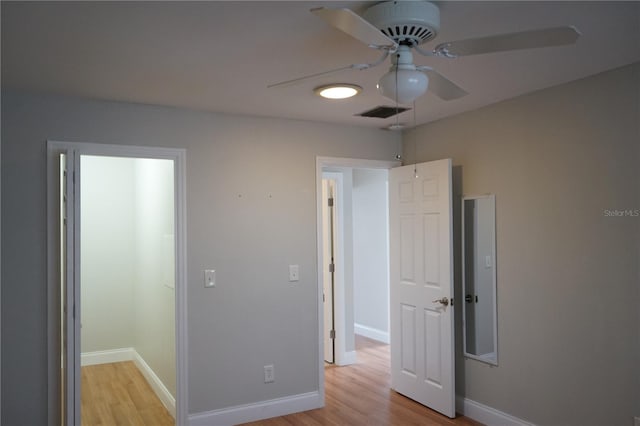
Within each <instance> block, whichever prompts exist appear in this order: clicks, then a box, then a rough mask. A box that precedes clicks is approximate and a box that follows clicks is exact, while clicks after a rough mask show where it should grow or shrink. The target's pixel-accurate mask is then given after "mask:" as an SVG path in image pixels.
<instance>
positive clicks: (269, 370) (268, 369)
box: [264, 365, 276, 383]
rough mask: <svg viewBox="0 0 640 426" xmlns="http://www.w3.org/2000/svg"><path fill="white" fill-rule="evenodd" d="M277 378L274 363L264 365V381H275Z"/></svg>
mask: <svg viewBox="0 0 640 426" xmlns="http://www.w3.org/2000/svg"><path fill="white" fill-rule="evenodd" d="M275 380H276V375H275V372H274V370H273V365H265V366H264V382H265V383H273V382H274V381H275Z"/></svg>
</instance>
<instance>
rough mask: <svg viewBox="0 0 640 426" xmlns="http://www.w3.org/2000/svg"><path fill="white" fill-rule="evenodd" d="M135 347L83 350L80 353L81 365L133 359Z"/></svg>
mask: <svg viewBox="0 0 640 426" xmlns="http://www.w3.org/2000/svg"><path fill="white" fill-rule="evenodd" d="M134 352H135V349H133V348H120V349H110V350H108V351H95V352H83V353H82V354H80V365H81V366H82V367H84V366H85V365H96V364H109V363H111V362H123V361H131V360H133V354H134Z"/></svg>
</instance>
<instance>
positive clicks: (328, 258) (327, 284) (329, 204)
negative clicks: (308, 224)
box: [322, 179, 336, 364]
mask: <svg viewBox="0 0 640 426" xmlns="http://www.w3.org/2000/svg"><path fill="white" fill-rule="evenodd" d="M334 194H335V181H334V180H332V179H322V250H323V256H322V259H323V264H322V268H323V271H324V273H323V274H322V276H323V297H322V300H323V302H324V360H325V361H326V362H329V363H332V364H333V363H334V362H335V344H334V343H335V311H334V301H335V261H334V257H335V256H334V254H335V250H334V243H335V236H336V233H335V204H334Z"/></svg>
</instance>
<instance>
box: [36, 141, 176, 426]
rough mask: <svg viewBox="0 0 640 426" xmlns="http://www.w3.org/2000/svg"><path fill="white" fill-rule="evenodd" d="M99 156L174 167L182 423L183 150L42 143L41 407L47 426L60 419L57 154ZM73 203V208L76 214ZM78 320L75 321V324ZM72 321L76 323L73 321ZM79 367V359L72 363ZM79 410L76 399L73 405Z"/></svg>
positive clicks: (54, 142) (76, 143)
mask: <svg viewBox="0 0 640 426" xmlns="http://www.w3.org/2000/svg"><path fill="white" fill-rule="evenodd" d="M66 152H73V153H74V154H75V155H77V156H79V155H101V156H112V157H128V158H154V159H167V160H173V162H174V184H175V195H174V197H175V198H174V200H175V203H174V209H175V210H174V217H175V232H176V236H175V248H176V252H175V262H176V265H175V274H176V285H175V298H176V300H175V333H176V340H175V345H176V417H175V421H176V425H186V424H187V422H188V419H187V416H188V370H187V360H188V345H187V269H186V267H187V245H186V239H187V225H186V220H187V215H186V205H187V202H186V150H184V149H177V148H157V147H143V146H130V145H109V144H96V143H84V142H64V141H55V140H48V141H47V376H48V377H47V378H48V385H47V402H48V410H47V414H48V423H49V424H58V423H59V419H60V402H61V398H62V396H63V395H61V381H60V364H61V360H60V352H61V350H62V348H61V344H60V337H61V336H60V327H59V318H60V268H59V251H60V235H59V223H60V214H59V206H58V203H59V191H58V187H59V180H60V175H59V164H58V162H59V160H58V159H59V154H61V153H66ZM78 204H79V203H75V209H76V211H78V210H79V205H78ZM77 319H78V318H77ZM77 319H76V321H77ZM76 363H77V364H79V363H80V359H77V360H76ZM76 403H77V404H79V403H80V401H79V398H78V399H77V400H76Z"/></svg>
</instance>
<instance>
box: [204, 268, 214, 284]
mask: <svg viewBox="0 0 640 426" xmlns="http://www.w3.org/2000/svg"><path fill="white" fill-rule="evenodd" d="M215 286H216V270H215V269H205V270H204V287H205V288H212V287H215Z"/></svg>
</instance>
